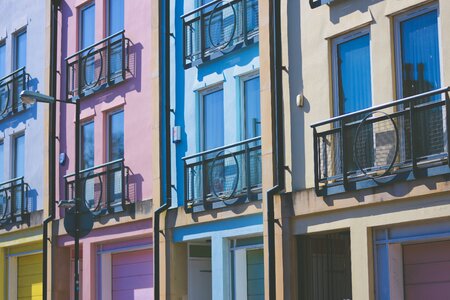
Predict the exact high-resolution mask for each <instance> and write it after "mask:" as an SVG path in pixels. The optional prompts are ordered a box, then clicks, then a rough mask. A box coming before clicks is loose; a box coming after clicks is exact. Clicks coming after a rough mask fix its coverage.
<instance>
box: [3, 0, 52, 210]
mask: <svg viewBox="0 0 450 300" xmlns="http://www.w3.org/2000/svg"><path fill="white" fill-rule="evenodd" d="M49 2H50V1H33V0H18V1H13V0H5V1H2V2H1V3H0V41H4V42H5V45H6V62H5V65H6V70H5V75H8V74H10V73H12V72H13V71H15V70H13V57H14V55H13V53H14V38H15V34H16V33H17V32H18V31H19V30H22V29H24V28H26V31H27V41H26V44H27V45H26V48H27V51H26V72H27V73H28V74H29V75H30V77H31V79H30V83H29V87H30V88H31V89H32V90H35V91H39V92H41V93H47V91H48V73H47V72H48V66H49V59H50V54H49V53H50V44H49V28H48V20H49V12H50V10H49V7H50V6H49ZM47 126H48V107H47V105H45V104H43V105H41V104H39V105H33V106H31V107H29V108H28V109H27V110H25V111H23V112H20V113H18V114H15V115H13V116H10V117H7V118H6V119H3V120H0V139H1V140H2V141H3V143H4V156H3V157H1V158H0V159H2V160H3V163H4V169H3V170H0V172H3V174H2V175H3V178H4V180H5V181H6V180H8V179H10V178H12V176H13V174H12V169H13V158H12V157H13V140H14V136H16V135H17V134H21V133H25V174H24V175H25V182H27V183H28V184H29V185H30V193H29V205H30V209H31V210H32V211H35V210H40V209H44V207H45V206H46V205H45V203H46V201H47V193H48V192H47V189H48V186H47V179H48V164H47V161H48V130H47Z"/></svg>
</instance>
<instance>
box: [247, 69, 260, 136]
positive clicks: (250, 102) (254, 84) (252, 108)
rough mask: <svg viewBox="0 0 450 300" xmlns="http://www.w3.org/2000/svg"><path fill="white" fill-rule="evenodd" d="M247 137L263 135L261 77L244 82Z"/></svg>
mask: <svg viewBox="0 0 450 300" xmlns="http://www.w3.org/2000/svg"><path fill="white" fill-rule="evenodd" d="M244 98H245V99H244V101H245V138H246V139H250V138H253V137H257V136H260V135H261V108H260V92H259V77H255V78H252V79H250V80H247V81H245V82H244Z"/></svg>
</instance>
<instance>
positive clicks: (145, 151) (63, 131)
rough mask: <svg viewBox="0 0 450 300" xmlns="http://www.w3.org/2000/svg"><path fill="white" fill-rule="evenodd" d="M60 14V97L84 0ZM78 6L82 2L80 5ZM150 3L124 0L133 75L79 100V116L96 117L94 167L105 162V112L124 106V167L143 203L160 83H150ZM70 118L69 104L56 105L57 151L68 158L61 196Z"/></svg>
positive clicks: (101, 7)
mask: <svg viewBox="0 0 450 300" xmlns="http://www.w3.org/2000/svg"><path fill="white" fill-rule="evenodd" d="M105 2H106V1H105V0H97V1H95V17H96V21H95V22H96V29H95V36H96V41H100V40H101V39H103V38H105V37H106V29H105V26H106V22H105V19H106V13H105V11H106V9H105ZM62 3H63V4H62V15H61V57H60V64H61V65H60V68H59V69H60V70H61V81H60V83H61V85H60V98H61V99H64V98H65V95H66V91H65V80H66V77H65V76H66V74H65V61H64V58H65V57H68V56H70V55H72V54H74V53H76V52H77V51H78V50H80V49H78V45H77V36H78V31H77V28H78V26H79V25H78V17H77V16H78V14H79V9H80V7H82V6H83V5H85V4H86V3H91V2H88V1H80V0H67V1H63V2H62ZM80 4H81V5H80ZM152 14H153V13H152V4H151V1H125V12H124V26H125V36H126V37H127V38H128V39H130V40H131V42H132V44H131V47H130V65H131V75H129V76H127V77H128V79H127V80H126V81H125V82H122V83H120V84H118V85H116V86H112V87H109V88H107V89H105V90H103V91H101V92H98V93H95V94H93V95H91V96H88V97H86V98H83V99H82V100H81V101H82V104H81V109H82V112H81V118H82V121H83V120H90V119H92V120H94V128H95V129H94V131H95V165H99V164H102V163H105V162H107V153H106V147H107V146H106V143H107V139H106V128H107V113H108V112H110V111H113V110H115V109H118V108H120V107H124V130H125V134H124V143H125V165H126V166H128V167H130V169H131V171H132V172H133V174H132V175H131V176H130V183H131V185H132V189H131V195H130V198H131V200H132V201H141V200H146V199H151V198H152V196H153V195H152V182H153V181H152V179H153V178H152V172H151V170H152V151H151V149H152V146H153V145H154V143H155V141H157V139H158V137H156V136H155V137H154V136H152V130H151V129H152V124H153V121H154V120H155V117H156V116H157V115H156V114H158V111H154V110H153V111H152V103H153V101H158V100H159V99H158V98H157V97H155V96H154V95H158V91H157V89H158V86H151V84H150V83H151V78H152V77H154V76H155V74H152V72H151V70H152V67H151V66H152V65H151V64H152V62H154V61H156V62H157V59H155V58H154V57H157V56H156V55H157V51H156V50H157V45H156V44H153V43H152V40H151V23H152ZM74 119H75V109H74V107H73V106H72V105H61V109H60V120H61V128H60V152H64V153H66V154H67V161H66V163H65V164H64V165H63V166H60V170H59V171H60V176H59V178H61V181H60V185H59V190H60V193H59V194H60V198H61V199H63V198H64V197H65V195H64V180H63V176H64V175H66V174H69V173H72V172H73V171H74V160H75V159H74V146H75V143H74V135H75V128H74Z"/></svg>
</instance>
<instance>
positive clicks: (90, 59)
mask: <svg viewBox="0 0 450 300" xmlns="http://www.w3.org/2000/svg"><path fill="white" fill-rule="evenodd" d="M94 50H95V49H94V48H91V49H90V50H89V51H88V52H87V53H86V56H84V57H83V58H82V59H83V75H84V76H83V77H84V78H83V79H84V84H85V86H84V89H86V88H93V87H95V86H98V84H99V83H100V80H101V78H102V73H103V54H102V52H98V54H99V55H100V70H99V72H98V75H97V78H95V73H96V72H95V70H96V69H97V68H96V67H95V66H96V61H97V60H96V59H95V54H94V55H91V53H92V52H93V51H94ZM88 64H89V65H88ZM88 69H89V70H92V74H91V76H92V80H89V82H88V78H87V77H88V74H87V73H88ZM89 72H90V71H89Z"/></svg>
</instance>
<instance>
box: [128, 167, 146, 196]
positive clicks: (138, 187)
mask: <svg viewBox="0 0 450 300" xmlns="http://www.w3.org/2000/svg"><path fill="white" fill-rule="evenodd" d="M128 180H129V182H128V196H129V198H130V199H129V200H130V202H131V203H136V202H138V201H142V200H143V199H142V183H143V182H144V178H143V177H142V175H141V174H130V177H129V179H128Z"/></svg>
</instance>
